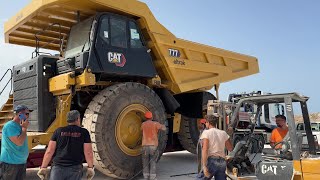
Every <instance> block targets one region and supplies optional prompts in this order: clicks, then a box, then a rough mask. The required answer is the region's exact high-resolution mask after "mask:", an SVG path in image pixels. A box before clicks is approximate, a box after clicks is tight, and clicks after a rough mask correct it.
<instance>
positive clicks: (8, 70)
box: [0, 69, 13, 95]
mask: <svg viewBox="0 0 320 180" xmlns="http://www.w3.org/2000/svg"><path fill="white" fill-rule="evenodd" d="M9 72H10V79H9V80H8V82H7V83H6V85H5V86H4V87H3V89H2V90H1V92H0V95H1V94H2V93H3V91H4V90H5V89H6V88H7V86H8V84H9V83H10V82H11V85H10V92H9V94H11V92H12V75H13V73H12V69H7V71H6V72H5V73H4V74H3V76H2V77H1V79H0V83H1V82H2V80H3V78H4V77H5V76H6V75H7V74H8V73H9Z"/></svg>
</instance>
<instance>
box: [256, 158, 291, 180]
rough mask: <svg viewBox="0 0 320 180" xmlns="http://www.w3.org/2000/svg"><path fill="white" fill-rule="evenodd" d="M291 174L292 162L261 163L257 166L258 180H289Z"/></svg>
mask: <svg viewBox="0 0 320 180" xmlns="http://www.w3.org/2000/svg"><path fill="white" fill-rule="evenodd" d="M292 174H293V165H292V161H285V160H283V161H276V160H275V161H266V160H264V161H262V162H260V163H258V164H257V168H256V176H257V178H258V179H259V180H290V179H291V177H292Z"/></svg>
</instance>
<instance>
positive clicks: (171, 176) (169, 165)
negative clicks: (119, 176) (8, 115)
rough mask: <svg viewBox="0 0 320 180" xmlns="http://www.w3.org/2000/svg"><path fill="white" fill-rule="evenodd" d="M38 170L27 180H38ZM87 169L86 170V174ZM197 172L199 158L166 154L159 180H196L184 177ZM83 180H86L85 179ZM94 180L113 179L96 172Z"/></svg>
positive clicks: (161, 165)
mask: <svg viewBox="0 0 320 180" xmlns="http://www.w3.org/2000/svg"><path fill="white" fill-rule="evenodd" d="M37 171H38V169H36V168H33V169H28V170H27V179H28V180H37V179H39V178H38V176H37ZM85 171H86V168H84V174H85ZM196 172H197V157H196V155H193V154H191V153H189V152H187V151H180V152H173V153H165V154H163V156H162V158H161V160H160V161H159V162H158V164H157V176H158V177H157V179H158V180H194V179H195V177H196V174H190V175H183V174H188V173H196ZM83 179H85V178H84V177H83ZM93 179H94V180H111V179H113V178H108V177H106V176H104V175H103V174H101V173H99V172H98V171H96V176H95V177H94V178H93ZM140 179H141V180H142V179H143V178H142V176H138V177H136V178H135V179H132V180H140Z"/></svg>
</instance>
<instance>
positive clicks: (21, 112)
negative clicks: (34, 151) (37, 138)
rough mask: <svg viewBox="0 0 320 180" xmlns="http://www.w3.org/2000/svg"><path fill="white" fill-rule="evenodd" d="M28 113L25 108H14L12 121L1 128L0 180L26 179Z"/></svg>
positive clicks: (19, 106)
mask: <svg viewBox="0 0 320 180" xmlns="http://www.w3.org/2000/svg"><path fill="white" fill-rule="evenodd" d="M30 112H31V110H29V109H28V107H27V106H24V105H18V106H16V107H15V108H14V117H13V119H12V120H11V121H8V122H7V123H6V124H5V125H4V126H3V128H2V139H1V156H0V179H1V180H7V179H10V180H22V179H24V178H25V177H26V162H27V158H28V156H29V150H28V139H27V128H28V126H29V121H28V118H29V113H30Z"/></svg>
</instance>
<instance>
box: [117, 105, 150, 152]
mask: <svg viewBox="0 0 320 180" xmlns="http://www.w3.org/2000/svg"><path fill="white" fill-rule="evenodd" d="M147 111H148V109H147V108H146V107H144V106H143V105H141V104H132V105H129V106H127V107H126V108H124V109H123V110H122V111H121V113H120V115H119V116H118V119H117V122H116V128H115V129H116V132H115V133H116V140H117V144H118V146H119V147H120V149H121V150H122V152H124V153H125V154H127V155H129V156H139V155H140V154H141V143H142V132H141V130H140V127H141V123H142V117H143V115H144V113H145V112H147Z"/></svg>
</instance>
